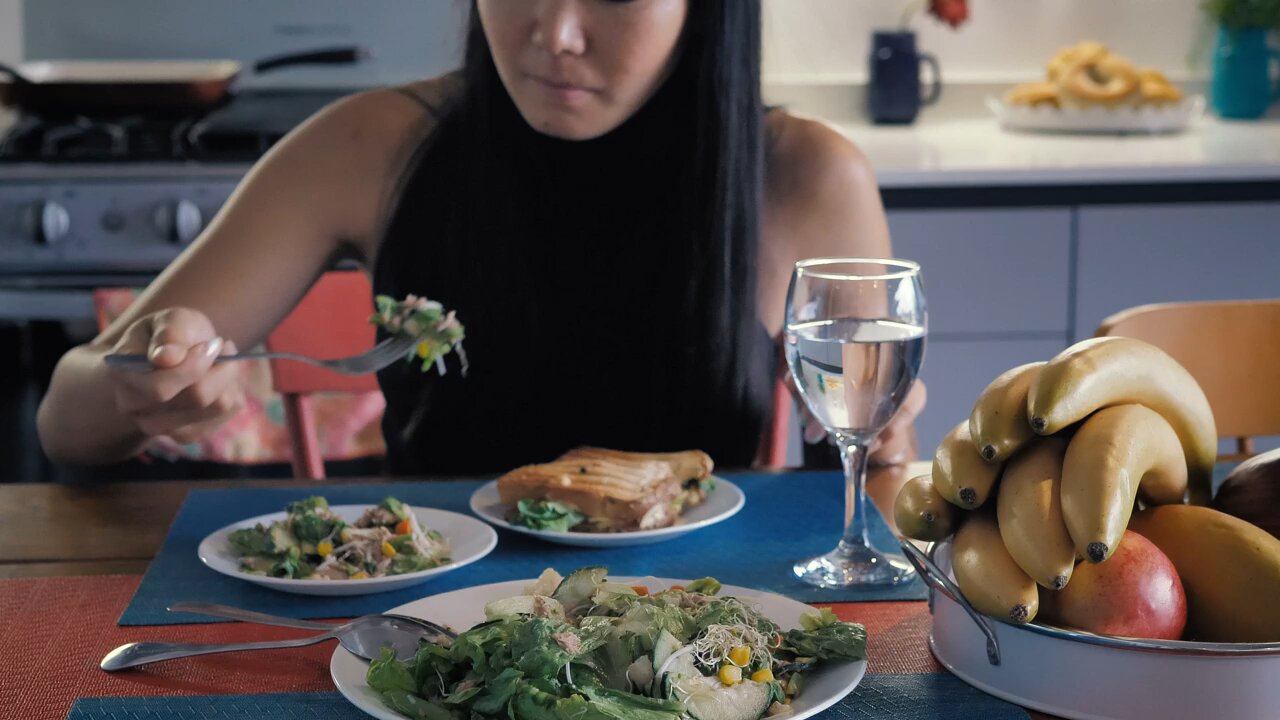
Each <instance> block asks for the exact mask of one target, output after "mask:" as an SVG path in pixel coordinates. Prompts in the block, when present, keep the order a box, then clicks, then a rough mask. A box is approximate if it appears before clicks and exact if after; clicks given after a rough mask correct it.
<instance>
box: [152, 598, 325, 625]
mask: <svg viewBox="0 0 1280 720" xmlns="http://www.w3.org/2000/svg"><path fill="white" fill-rule="evenodd" d="M169 612H184V613H196V614H198V615H211V616H213V617H222V618H227V619H228V620H240V621H242V622H251V623H258V624H260V625H278V626H279V627H289V628H300V629H302V630H332V629H334V628H335V627H337V625H335V624H333V623H322V622H313V621H311V620H297V619H294V618H287V617H280V616H279V615H268V614H266V613H260V612H254V611H253V610H243V609H241V608H238V607H231V606H230V605H219V604H218V603H207V602H192V601H182V602H176V603H174V604H172V605H170V606H169Z"/></svg>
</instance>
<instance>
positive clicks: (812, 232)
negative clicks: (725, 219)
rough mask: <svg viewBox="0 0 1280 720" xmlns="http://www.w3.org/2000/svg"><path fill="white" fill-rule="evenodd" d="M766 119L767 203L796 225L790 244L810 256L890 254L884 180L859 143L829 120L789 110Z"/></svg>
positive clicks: (774, 214)
mask: <svg viewBox="0 0 1280 720" xmlns="http://www.w3.org/2000/svg"><path fill="white" fill-rule="evenodd" d="M766 122H767V125H766V127H767V129H768V136H769V138H770V142H769V145H768V152H767V155H766V160H765V207H766V212H767V213H768V214H769V216H770V217H771V218H772V219H773V222H775V223H782V224H784V225H785V226H787V227H789V228H791V231H790V232H789V233H788V234H789V235H790V237H789V240H788V244H790V245H793V246H796V247H794V248H793V249H794V250H796V251H798V252H800V253H801V254H806V255H818V254H827V253H836V252H860V253H862V252H865V253H873V252H874V253H880V252H887V251H888V239H887V232H886V231H885V230H884V223H885V220H884V208H883V205H881V202H880V188H879V184H878V183H877V181H876V175H875V170H874V169H873V168H872V166H871V162H870V161H869V160H868V159H867V156H866V155H864V154H863V152H862V151H861V150H860V149H859V148H858V146H857V145H855V144H854V143H853V142H852V141H851V140H850V139H849V138H847V137H845V136H844V135H843V134H841V133H840V132H839V131H837V130H836V129H835V128H833V127H831V126H830V125H828V124H827V123H825V122H822V121H820V120H816V119H813V118H808V117H804V116H802V115H796V114H793V113H790V112H787V111H785V110H781V109H779V110H774V111H772V112H770V113H769V115H768V117H767V120H766ZM852 238H862V239H861V240H853V239H852Z"/></svg>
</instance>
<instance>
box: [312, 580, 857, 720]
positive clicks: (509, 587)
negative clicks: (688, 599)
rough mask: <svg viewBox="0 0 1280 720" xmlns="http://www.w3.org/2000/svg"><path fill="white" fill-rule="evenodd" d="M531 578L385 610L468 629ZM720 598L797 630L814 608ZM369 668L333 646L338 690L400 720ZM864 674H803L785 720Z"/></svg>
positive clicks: (826, 670) (842, 666)
mask: <svg viewBox="0 0 1280 720" xmlns="http://www.w3.org/2000/svg"><path fill="white" fill-rule="evenodd" d="M610 580H613V581H616V582H623V583H649V584H652V583H653V582H654V578H648V577H645V578H640V577H612V576H611V577H610ZM532 582H533V580H514V581H511V582H503V583H494V584H492V585H480V586H478V587H473V588H466V589H463V590H454V591H453V592H447V593H443V594H440V595H434V596H432V597H427V598H423V599H421V600H417V601H414V602H411V603H408V604H406V605H401V606H400V607H397V608H393V609H390V610H388V611H387V612H393V613H397V614H400V615H409V616H411V617H419V618H423V619H429V620H432V621H434V622H437V623H440V624H442V625H447V626H449V627H452V628H455V629H462V628H469V627H471V626H472V625H475V624H477V623H480V622H483V621H484V619H485V617H484V606H485V603H487V602H489V601H491V600H499V599H501V598H506V597H511V596H513V595H519V594H520V593H521V592H523V591H524V589H525V588H526V587H528V586H529V584H531V583H532ZM657 582H660V583H665V584H666V585H668V586H670V585H678V584H683V583H686V582H688V581H687V580H670V579H661V578H660V579H658V580H657ZM720 595H721V596H726V595H730V596H733V597H739V598H744V599H745V598H750V599H751V600H752V601H753V602H755V603H756V604H757V605H758V606H759V609H760V611H761V612H762V613H763V614H764V615H765V617H768V618H769V619H771V620H773V621H774V622H776V623H777V624H778V625H779V626H780V627H781V628H782V629H783V630H790V629H793V628H798V627H800V616H801V615H802V614H804V613H806V612H813V608H812V607H810V606H808V605H805V604H804V603H800V602H796V601H795V600H791V599H789V598H785V597H782V596H781V595H775V594H773V593H767V592H762V591H759V590H749V589H747V588H742V587H734V586H732V585H726V586H724V587H723V588H722V589H721V590H720ZM368 669H369V664H368V663H366V662H365V661H363V660H361V659H360V658H357V657H356V656H355V655H352V654H351V653H349V652H347V651H346V650H345V649H343V648H342V646H341V645H339V646H338V648H337V649H336V650H334V652H333V658H332V659H331V660H330V661H329V673H330V675H331V676H332V677H333V684H334V685H337V686H338V692H340V693H342V695H343V696H344V697H346V698H347V699H348V700H350V701H351V703H352V704H353V705H355V706H356V707H357V708H359V709H360V710H363V711H364V712H366V713H368V714H369V715H372V716H373V717H375V718H378V719H379V720H404V716H403V715H400V714H399V713H397V712H395V711H394V710H391V709H390V708H388V707H387V706H386V705H384V704H383V703H382V699H381V698H380V697H379V696H378V693H376V692H374V691H373V689H372V688H370V687H369V685H368V684H367V683H366V682H365V680H364V677H365V672H366V671H367V670H368ZM866 672H867V662H866V661H865V660H860V661H858V662H846V663H831V664H828V665H825V666H823V667H821V668H820V669H818V670H815V671H813V672H811V673H806V675H805V681H806V682H805V685H804V689H803V691H802V692H801V693H800V695H799V696H797V697H796V699H795V700H793V701H792V703H791V709H792V711H793V712H792V713H791V714H789V715H787V716H786V718H787V720H802V718H807V717H810V716H813V715H816V714H818V713H820V712H822V711H823V710H825V709H826V708H828V707H830V706H832V705H834V704H835V703H836V702H838V701H839V700H840V699H841V698H843V697H844V696H845V695H848V694H849V692H850V691H852V690H853V689H854V688H855V687H857V686H858V683H860V682H862V676H863V675H864V674H866Z"/></svg>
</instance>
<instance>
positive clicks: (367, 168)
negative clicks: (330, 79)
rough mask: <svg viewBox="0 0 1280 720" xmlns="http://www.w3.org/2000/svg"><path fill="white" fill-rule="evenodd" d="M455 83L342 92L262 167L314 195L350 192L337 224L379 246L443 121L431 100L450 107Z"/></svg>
mask: <svg viewBox="0 0 1280 720" xmlns="http://www.w3.org/2000/svg"><path fill="white" fill-rule="evenodd" d="M455 85H456V83H455V82H454V81H453V80H452V79H451V78H449V77H447V76H446V77H441V78H435V79H432V80H424V81H421V82H416V83H412V84H410V85H403V86H399V87H394V88H378V89H373V90H365V91H362V92H358V93H355V94H352V95H349V96H346V97H344V98H341V99H339V100H336V101H334V102H333V103H331V104H330V105H328V106H326V107H325V108H324V109H322V110H320V111H319V112H317V113H316V114H315V115H313V116H312V117H311V118H310V119H308V120H307V121H306V122H305V123H303V124H302V125H301V126H299V127H298V128H297V129H295V130H294V131H293V132H292V133H290V134H289V136H288V137H286V138H285V139H284V140H282V141H281V142H280V143H279V144H278V145H277V146H276V147H275V148H273V149H272V152H271V153H270V155H269V156H268V157H267V158H265V159H264V161H263V162H262V163H260V164H259V167H258V168H257V169H256V170H255V173H256V174H268V175H271V176H272V177H274V178H276V179H281V178H285V179H288V180H289V181H291V182H294V183H297V185H298V187H299V189H300V190H305V189H307V188H309V189H310V191H309V192H308V193H307V194H308V195H311V196H313V197H314V196H315V195H317V194H321V195H331V196H332V195H340V196H345V197H346V198H347V200H346V201H344V202H343V203H341V204H339V206H338V207H335V208H333V209H332V212H334V213H335V214H336V215H337V217H334V218H332V222H331V223H330V224H331V225H334V226H336V227H334V228H333V230H334V231H335V232H338V233H341V235H342V236H343V237H346V238H349V239H351V240H353V241H355V242H356V243H357V245H361V246H362V247H361V249H362V250H364V251H372V250H373V247H372V245H369V244H368V243H371V242H376V237H375V236H376V233H377V230H378V228H379V227H380V226H381V222H382V215H383V214H384V213H385V211H386V206H387V200H388V197H389V194H390V193H392V192H393V191H394V189H395V187H396V186H397V183H398V181H399V178H400V177H401V175H402V174H403V173H404V172H405V170H406V169H407V164H408V163H409V162H410V160H411V159H412V158H413V156H414V151H415V149H416V148H417V147H418V146H419V145H421V144H422V142H423V141H425V140H426V138H427V137H428V136H429V135H430V134H431V132H432V131H433V130H434V128H435V127H436V125H437V123H438V122H439V119H440V116H439V113H438V112H433V111H432V110H431V108H444V107H445V106H446V105H447V103H448V101H449V98H450V97H452V94H453V92H455V91H454V87H455ZM441 111H442V110H441ZM374 188H377V189H379V190H377V191H375V192H371V189H374Z"/></svg>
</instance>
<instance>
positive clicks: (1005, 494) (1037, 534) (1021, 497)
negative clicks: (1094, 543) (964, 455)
mask: <svg viewBox="0 0 1280 720" xmlns="http://www.w3.org/2000/svg"><path fill="white" fill-rule="evenodd" d="M1066 454H1067V440H1066V438H1063V437H1060V436H1054V437H1047V438H1039V439H1036V440H1034V441H1032V443H1031V444H1030V445H1027V446H1026V447H1024V448H1023V449H1022V450H1021V451H1019V452H1018V454H1017V455H1014V456H1013V457H1012V458H1011V459H1010V460H1009V462H1008V463H1006V464H1005V466H1004V474H1003V475H1001V477H1000V489H999V490H997V491H996V518H997V520H999V522H1000V537H1001V538H1003V539H1004V546H1005V547H1006V548H1008V550H1009V555H1011V556H1012V557H1013V560H1014V562H1016V563H1018V567H1020V568H1022V570H1023V572H1025V573H1026V574H1028V575H1030V576H1031V579H1032V580H1035V581H1036V582H1037V583H1039V584H1040V585H1043V586H1044V587H1047V588H1050V589H1052V590H1061V589H1062V588H1064V587H1066V586H1067V582H1069V581H1070V580H1071V571H1072V570H1073V569H1074V568H1075V564H1076V548H1075V545H1073V544H1072V543H1071V535H1070V534H1069V533H1068V532H1067V526H1066V524H1065V522H1064V521H1063V519H1062V500H1061V495H1060V492H1059V489H1060V487H1061V485H1062V461H1063V458H1064V457H1065V456H1066Z"/></svg>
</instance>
